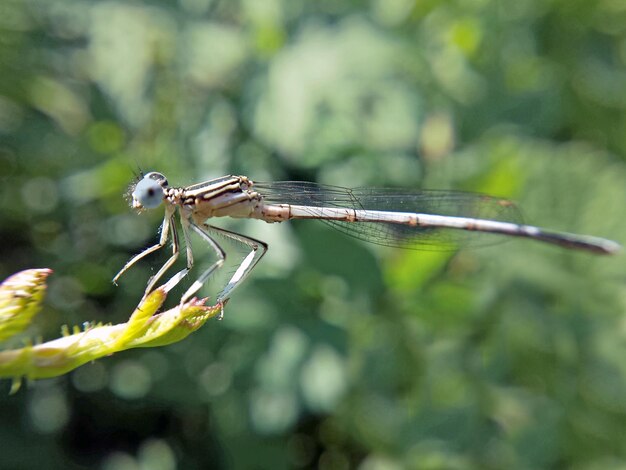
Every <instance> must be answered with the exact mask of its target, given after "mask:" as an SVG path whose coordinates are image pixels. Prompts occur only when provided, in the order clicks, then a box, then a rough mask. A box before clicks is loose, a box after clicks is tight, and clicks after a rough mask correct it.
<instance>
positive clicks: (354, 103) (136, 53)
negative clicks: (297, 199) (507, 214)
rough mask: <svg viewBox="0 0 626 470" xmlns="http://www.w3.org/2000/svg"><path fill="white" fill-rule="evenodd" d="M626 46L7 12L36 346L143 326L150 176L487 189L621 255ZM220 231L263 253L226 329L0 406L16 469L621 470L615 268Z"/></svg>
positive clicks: (1, 209)
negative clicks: (36, 307)
mask: <svg viewBox="0 0 626 470" xmlns="http://www.w3.org/2000/svg"><path fill="white" fill-rule="evenodd" d="M625 25H626V6H625V4H624V2H623V1H621V0H602V1H586V0H555V1H551V2H540V1H538V0H519V1H516V2H500V1H497V0H480V1H473V2H467V1H443V0H428V1H411V0H370V1H369V2H356V1H348V0H334V1H329V0H322V1H304V0H265V1H259V0H243V1H229V2H225V1H218V0H180V1H178V2H172V1H163V0H152V1H146V0H137V1H134V2H116V1H106V0H105V1H90V0H82V1H78V0H38V1H37V0H4V1H3V2H1V3H0V72H1V73H0V241H1V243H0V278H2V279H4V278H5V277H7V276H8V275H10V274H12V273H13V272H16V271H19V270H21V269H25V268H51V269H53V270H54V275H52V276H51V277H50V279H49V285H50V287H49V292H48V295H47V297H46V302H45V305H44V311H43V312H42V313H41V314H40V316H39V317H38V318H37V328H36V329H33V331H32V332H31V333H32V337H43V338H44V339H49V338H53V337H56V336H58V328H59V326H60V325H61V324H64V323H69V324H81V323H82V322H84V321H97V322H116V323H117V322H123V321H126V319H127V318H128V316H129V314H130V312H132V310H133V308H134V307H135V306H136V305H137V303H138V301H139V299H140V298H141V296H142V293H143V288H144V286H145V284H146V281H147V279H148V277H149V276H150V273H151V272H152V270H153V269H154V268H155V267H158V266H159V265H160V263H162V262H163V260H164V259H165V257H166V256H167V255H166V253H163V254H160V255H155V256H153V257H152V258H150V260H148V261H146V262H142V263H141V264H140V265H139V266H137V267H134V268H133V269H132V270H130V271H129V272H128V273H127V274H125V276H124V278H122V282H121V285H120V287H118V288H116V287H114V286H113V285H112V284H111V282H110V279H111V278H112V277H113V276H114V275H115V273H116V272H117V271H118V270H119V269H120V267H121V266H123V264H124V263H125V262H126V261H127V259H128V258H129V257H130V256H132V254H134V253H136V252H138V251H139V250H141V248H142V247H145V246H148V245H149V244H151V243H153V242H154V240H155V238H156V237H157V233H156V229H157V227H158V224H159V222H160V220H159V215H158V214H150V215H148V214H145V215H141V216H138V215H137V214H135V213H133V211H132V210H131V209H130V208H129V207H128V205H127V202H126V201H125V199H124V197H123V194H124V192H125V191H126V188H127V185H128V183H129V181H130V180H132V178H133V173H134V172H137V171H138V169H139V168H141V169H143V170H158V171H160V172H163V173H165V174H166V175H167V176H168V178H169V181H170V183H172V184H174V185H188V184H192V183H196V182H199V181H202V180H205V179H208V178H211V177H217V176H221V175H224V174H229V173H234V174H245V175H248V176H249V177H250V178H252V179H253V180H255V179H256V180H282V179H306V180H315V181H320V182H324V183H330V184H340V185H344V186H362V185H368V186H392V187H402V186H404V187H422V188H441V189H462V190H471V191H479V192H485V193H491V194H495V195H499V196H505V197H510V198H512V199H514V200H516V201H518V202H519V203H520V205H521V206H522V207H523V208H524V210H525V214H526V217H527V219H528V220H529V221H530V222H533V223H537V224H540V225H543V226H547V227H550V228H554V229H562V230H569V231H574V232H580V233H590V234H594V235H599V236H607V237H609V238H613V239H616V240H618V241H620V242H622V243H623V242H624V241H626V210H625V208H624V206H625V202H626V186H625V185H624V181H625V180H626V179H625V177H626V172H625V169H624V157H625V155H626V109H625V108H626V87H625V86H624V83H626V66H625V64H626V26H625ZM218 223H219V224H220V225H222V226H225V227H228V228H231V229H235V230H240V231H242V232H245V233H247V234H249V235H251V236H254V237H257V238H261V239H263V240H265V241H267V242H268V243H269V244H270V253H269V254H268V256H267V257H266V258H265V259H264V260H263V261H262V263H261V265H260V266H259V268H258V269H257V270H255V272H254V274H253V275H252V276H251V278H250V279H249V280H248V281H247V282H246V285H245V287H243V288H241V289H240V290H239V291H238V292H237V293H236V295H235V296H234V298H233V299H232V301H231V302H230V303H229V304H228V306H227V308H226V316H225V319H224V321H222V322H217V321H209V322H207V324H206V325H205V326H204V327H203V328H202V329H201V330H200V331H198V332H197V333H195V334H194V335H192V336H190V337H189V338H188V339H187V340H185V341H182V342H181V343H178V344H175V345H172V346H168V347H164V348H160V349H151V350H147V351H129V352H127V353H124V354H120V355H117V356H116V357H113V358H110V359H103V360H100V361H98V362H96V363H93V364H91V365H86V366H83V367H81V368H79V369H78V370H76V371H75V372H73V373H72V374H70V375H68V376H67V377H64V378H62V379H54V380H46V381H40V382H35V383H33V384H31V385H30V386H29V387H25V388H24V389H23V390H22V391H21V392H20V394H18V395H16V396H2V395H1V394H0V417H1V419H0V442H1V443H2V452H1V453H0V467H1V468H36V467H46V468H93V467H95V466H97V467H100V468H105V469H126V468H128V469H131V468H139V467H140V466H141V468H151V469H152V468H161V469H170V468H271V469H279V468H308V467H318V468H323V469H347V468H360V469H363V470H372V469H376V470H379V469H385V470H387V469H401V468H424V469H451V468H458V469H466V468H476V469H478V468H480V469H483V468H494V469H500V468H507V469H512V468H533V469H536V468H574V469H577V470H582V469H596V468H602V469H606V468H623V467H624V465H625V462H626V447H625V446H624V445H623V440H624V439H623V436H624V435H626V361H625V360H624V358H625V357H626V342H625V339H626V329H625V328H624V325H625V323H624V318H625V317H624V313H625V307H626V290H625V288H624V282H625V281H626V266H625V263H624V258H623V256H617V257H614V258H606V257H593V256H591V255H587V254H581V253H570V252H566V251H564V250H559V249H556V248H552V247H545V246H541V245H539V244H533V243H532V242H525V241H512V242H509V243H505V244H501V245H495V246H493V247H489V248H485V249H480V250H462V251H460V252H459V253H445V252H444V253H441V252H409V251H403V250H393V249H384V248H380V247H375V246H366V245H364V244H361V243H359V242H357V241H355V240H352V239H348V238H345V237H343V236H342V235H341V234H339V233H336V232H333V231H330V230H328V229H327V228H326V227H325V226H320V225H319V224H316V223H314V222H302V223H293V224H281V225H276V224H275V225H268V224H264V223H263V222H258V221H236V222H233V221H227V220H224V221H218ZM192 243H194V249H195V250H196V251H198V253H199V259H200V260H202V255H200V253H204V254H206V256H205V258H206V257H208V256H209V252H208V251H206V250H205V251H203V250H202V246H201V243H198V241H197V240H193V241H192ZM227 248H229V251H228V252H229V255H230V256H229V264H230V266H229V267H228V268H225V269H224V270H223V271H225V272H226V273H227V272H229V271H230V272H232V269H234V266H235V265H236V261H237V257H238V256H240V257H241V256H243V255H245V253H244V252H243V251H242V250H241V248H237V247H227ZM209 261H210V260H209V259H206V260H205V263H208V262H209ZM200 264H202V263H200ZM224 277H225V274H224V275H223V276H222V277H220V278H218V279H216V280H215V281H213V282H211V283H210V285H209V288H208V289H206V290H203V291H202V293H203V294H206V295H209V294H211V295H213V294H214V293H215V292H216V291H217V290H218V289H219V287H220V282H221V280H222V279H223V278H224ZM189 282H191V280H190V281H189ZM172 296H174V297H175V294H172ZM170 300H171V299H170ZM9 386H10V383H8V382H7V383H6V386H5V388H4V390H6V391H7V392H8V390H9ZM35 444H36V446H37V452H33V451H32V449H33V448H34V447H33V446H34V445H35Z"/></svg>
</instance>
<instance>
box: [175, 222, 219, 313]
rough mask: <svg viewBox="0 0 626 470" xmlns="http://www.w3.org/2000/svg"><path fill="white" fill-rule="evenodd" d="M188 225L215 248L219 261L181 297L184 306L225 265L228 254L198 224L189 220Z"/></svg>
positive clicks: (206, 226)
mask: <svg viewBox="0 0 626 470" xmlns="http://www.w3.org/2000/svg"><path fill="white" fill-rule="evenodd" d="M188 223H189V226H190V227H191V229H192V230H193V231H194V232H196V233H197V234H198V235H200V237H202V239H203V240H204V241H206V242H207V243H208V244H209V246H210V247H211V248H213V251H215V254H216V255H217V257H218V259H217V261H215V263H213V264H212V265H211V266H209V268H208V269H207V270H205V271H204V272H203V273H202V274H201V275H200V277H198V279H196V280H195V281H194V282H193V284H191V286H190V287H189V289H187V291H186V292H185V293H184V294H183V296H182V297H181V299H180V303H181V304H184V303H185V302H187V300H189V298H190V297H191V296H192V295H194V294H195V293H196V292H198V290H200V288H201V287H202V286H203V285H204V283H205V282H206V281H207V279H208V278H209V277H210V276H211V274H213V273H214V272H215V270H217V269H219V268H221V267H222V266H223V265H224V261H225V260H226V253H225V252H224V250H223V249H222V247H221V246H219V245H218V244H217V242H216V241H215V240H213V239H212V238H211V236H210V235H209V234H208V233H207V232H206V231H205V230H203V229H202V228H200V227H199V226H198V225H196V223H195V222H193V220H189V221H188ZM203 226H204V227H205V228H209V226H208V225H206V224H203ZM218 301H219V299H218ZM220 317H221V316H220Z"/></svg>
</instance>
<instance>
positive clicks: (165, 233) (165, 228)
mask: <svg viewBox="0 0 626 470" xmlns="http://www.w3.org/2000/svg"><path fill="white" fill-rule="evenodd" d="M172 222H173V221H172V213H171V212H166V213H165V217H164V218H163V223H162V224H161V238H159V242H158V243H157V244H156V245H153V246H151V247H150V248H146V249H145V250H143V251H142V252H141V253H139V254H137V255H135V256H133V257H132V258H131V259H130V260H128V261H127V262H126V264H125V265H124V267H123V268H122V269H120V271H119V272H118V273H117V274H116V275H115V277H114V278H113V284H115V285H117V280H118V279H119V278H120V277H121V276H122V274H124V273H125V272H126V271H128V269H129V268H130V267H131V266H132V265H133V264H135V263H136V262H137V261H139V260H140V259H142V258H144V257H146V256H148V255H149V254H150V253H154V252H155V251H157V250H160V249H161V248H163V247H164V246H165V244H166V243H167V239H168V238H169V231H170V225H171V224H172Z"/></svg>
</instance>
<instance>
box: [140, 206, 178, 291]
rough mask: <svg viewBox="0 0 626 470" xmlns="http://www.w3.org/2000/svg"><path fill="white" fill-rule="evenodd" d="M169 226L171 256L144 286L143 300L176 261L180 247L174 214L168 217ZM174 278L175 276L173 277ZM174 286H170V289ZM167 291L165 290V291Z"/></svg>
mask: <svg viewBox="0 0 626 470" xmlns="http://www.w3.org/2000/svg"><path fill="white" fill-rule="evenodd" d="M169 226H170V228H171V230H172V256H170V257H169V259H168V260H167V261H166V262H165V263H164V264H163V266H161V269H159V270H158V271H157V273H156V274H155V275H154V276H152V277H151V278H150V280H149V281H148V285H147V286H146V290H145V292H144V294H143V296H144V298H145V297H146V296H147V295H148V294H149V293H150V292H152V289H153V288H154V286H155V285H156V283H157V282H159V279H161V277H162V276H163V274H165V272H166V271H167V270H168V269H170V268H171V267H172V265H173V264H174V263H175V262H176V260H177V259H178V254H179V253H180V246H179V244H178V231H177V230H176V221H175V220H174V214H172V215H171V216H170V220H169ZM174 277H176V276H174ZM172 287H174V286H170V287H169V288H170V289H171V288H172ZM166 290H167V289H166Z"/></svg>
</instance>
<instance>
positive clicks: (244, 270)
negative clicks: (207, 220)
mask: <svg viewBox="0 0 626 470" xmlns="http://www.w3.org/2000/svg"><path fill="white" fill-rule="evenodd" d="M191 223H192V228H193V227H195V230H196V231H197V232H198V233H200V234H201V235H202V237H203V238H205V239H209V240H211V241H212V242H213V243H215V242H214V241H213V239H212V238H211V236H210V235H209V233H208V231H213V232H215V233H218V234H220V235H222V236H224V237H227V238H230V239H231V240H235V241H237V242H239V243H243V244H244V245H247V246H248V247H249V248H250V253H249V254H248V255H247V256H246V257H245V258H244V259H243V261H242V262H241V264H240V265H239V267H238V268H237V270H236V271H235V274H233V276H232V277H231V278H230V280H229V281H228V284H226V287H224V289H222V291H221V292H220V293H219V295H218V297H217V302H218V303H222V304H223V303H225V302H226V301H227V300H228V298H229V297H230V294H231V293H232V291H233V290H235V288H236V287H237V286H239V285H240V284H241V282H242V281H243V280H244V279H245V278H246V276H247V275H248V274H250V272H251V271H252V269H254V267H255V266H256V264H257V263H258V262H259V261H260V260H261V258H262V257H263V255H264V254H265V253H266V252H267V244H266V243H264V242H262V241H260V240H256V239H254V238H251V237H247V236H244V235H241V234H240V233H236V232H231V231H229V230H225V229H222V228H218V227H213V226H211V225H207V224H203V228H204V229H202V228H200V227H198V226H197V225H195V224H193V222H191ZM259 253H260V254H259ZM257 255H258V256H257ZM220 266H221V265H220ZM215 269H216V268H214V267H213V266H212V267H211V268H209V269H208V270H207V271H206V272H204V273H203V274H202V276H200V278H198V280H197V281H196V282H194V283H193V285H192V286H191V287H190V288H189V289H188V290H187V292H185V294H184V295H183V298H182V299H181V301H182V302H184V301H186V300H187V299H189V297H191V296H192V295H193V294H195V293H196V292H197V291H198V290H199V289H200V287H202V285H203V284H204V283H205V282H206V280H207V279H208V277H209V276H210V275H211V273H212V272H213V271H214V270H215ZM223 315H224V312H223V311H222V314H221V315H220V318H222V317H223Z"/></svg>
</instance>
